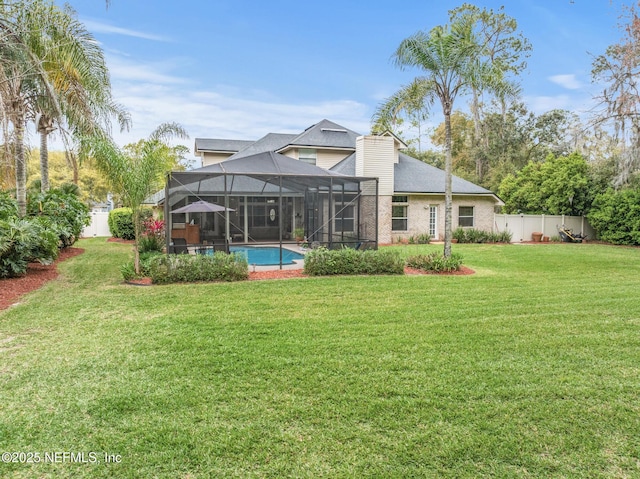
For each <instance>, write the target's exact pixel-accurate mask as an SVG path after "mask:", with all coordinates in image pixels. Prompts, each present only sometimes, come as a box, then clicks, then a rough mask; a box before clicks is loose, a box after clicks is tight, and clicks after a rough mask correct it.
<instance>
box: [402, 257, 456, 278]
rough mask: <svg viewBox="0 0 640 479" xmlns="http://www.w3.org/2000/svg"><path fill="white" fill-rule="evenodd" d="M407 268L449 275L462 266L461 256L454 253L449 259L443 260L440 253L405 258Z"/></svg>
mask: <svg viewBox="0 0 640 479" xmlns="http://www.w3.org/2000/svg"><path fill="white" fill-rule="evenodd" d="M407 266H409V267H410V268H416V269H421V270H423V271H432V272H434V273H450V272H452V271H459V270H460V266H462V256H460V255H459V254H456V253H454V254H452V255H451V256H450V257H448V258H445V257H444V256H443V255H442V253H437V252H434V253H430V254H421V255H416V256H411V257H409V258H407Z"/></svg>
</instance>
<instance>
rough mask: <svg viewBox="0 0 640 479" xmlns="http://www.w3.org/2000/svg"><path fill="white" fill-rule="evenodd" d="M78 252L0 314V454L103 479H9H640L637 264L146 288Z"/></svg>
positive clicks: (554, 260) (478, 261)
mask: <svg viewBox="0 0 640 479" xmlns="http://www.w3.org/2000/svg"><path fill="white" fill-rule="evenodd" d="M79 246H80V247H83V248H86V252H85V254H83V255H81V256H79V257H76V258H73V259H70V260H68V261H67V262H65V263H62V264H61V265H60V267H59V269H60V270H61V272H62V276H61V278H60V279H58V280H56V281H54V282H51V283H49V284H47V285H46V286H45V287H44V288H42V289H41V290H39V291H37V292H35V293H33V294H31V295H29V296H28V297H27V298H25V299H24V300H23V301H22V304H20V305H18V306H15V307H13V308H11V309H9V310H7V311H4V312H0V452H19V451H22V452H25V453H36V452H37V453H40V454H44V453H45V452H63V451H68V452H75V453H84V454H85V455H86V456H88V454H89V453H90V452H95V453H98V456H97V459H98V463H95V464H94V463H77V462H71V461H70V460H61V461H59V462H56V463H49V462H48V463H40V464H21V463H8V464H7V463H0V476H1V477H16V478H31V477H38V478H49V477H51V478H58V477H63V478H66V477H68V478H71V477H73V478H76V477H80V478H82V477H87V478H94V477H98V478H100V477H104V478H107V477H109V478H111V477H117V478H120V477H126V478H141V477H145V478H185V479H186V478H189V479H193V478H208V477H380V478H395V477H397V478H407V477H438V478H440V477H451V478H476V477H503V478H512V477H527V478H528V477H539V478H548V477H563V478H570V477H589V478H597V477H602V478H611V477H620V478H622V477H640V462H639V461H640V460H639V458H640V249H636V248H620V247H610V246H602V245H595V244H584V245H573V244H550V245H536V246H534V245H454V251H456V252H460V253H461V254H462V255H463V256H464V260H465V261H464V264H465V265H466V266H469V267H471V268H472V269H474V270H475V271H476V274H475V275H472V276H404V277H396V276H378V277H330V278H306V279H301V280H277V281H275V280H274V281H260V282H242V283H228V284H227V283H224V284H190V285H170V286H153V287H135V286H126V285H123V284H121V277H120V275H119V266H120V264H121V263H123V262H124V261H125V260H126V259H127V258H128V257H129V256H130V254H131V250H130V247H129V246H124V245H118V244H113V243H106V242H105V241H104V240H103V239H94V240H84V241H82V242H80V244H79ZM398 248H399V249H400V250H401V251H402V253H403V254H405V255H409V254H415V253H418V252H429V251H433V250H438V249H440V248H441V246H436V245H425V246H404V247H398ZM105 453H106V454H110V455H114V456H115V455H119V456H121V457H120V462H112V463H108V464H107V463H105V462H104V456H103V455H104V454H105ZM76 459H77V458H76ZM85 459H87V458H86V457H85ZM86 462H89V461H86Z"/></svg>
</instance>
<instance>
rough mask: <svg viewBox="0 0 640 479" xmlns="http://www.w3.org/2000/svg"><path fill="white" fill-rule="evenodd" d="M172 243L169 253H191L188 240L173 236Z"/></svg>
mask: <svg viewBox="0 0 640 479" xmlns="http://www.w3.org/2000/svg"><path fill="white" fill-rule="evenodd" d="M171 242H172V243H173V244H172V245H170V246H169V253H173V254H189V249H188V248H187V240H186V239H184V238H171Z"/></svg>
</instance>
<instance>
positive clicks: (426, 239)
mask: <svg viewBox="0 0 640 479" xmlns="http://www.w3.org/2000/svg"><path fill="white" fill-rule="evenodd" d="M429 243H431V235H429V234H427V233H420V234H417V235H412V236H409V244H429Z"/></svg>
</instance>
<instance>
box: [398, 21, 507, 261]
mask: <svg viewBox="0 0 640 479" xmlns="http://www.w3.org/2000/svg"><path fill="white" fill-rule="evenodd" d="M472 27H473V23H472V22H470V21H468V18H466V17H463V18H461V19H459V20H457V21H455V22H453V23H452V24H451V25H445V26H438V27H435V28H433V29H432V30H431V31H430V32H428V33H425V32H418V33H416V34H414V35H412V36H410V37H409V38H406V39H405V40H403V41H402V42H401V43H400V46H399V47H398V49H397V50H396V52H395V54H394V61H395V64H396V65H397V66H399V67H400V68H406V67H417V68H420V69H421V70H423V71H424V72H425V75H424V76H423V77H420V79H419V81H420V83H421V85H422V86H423V88H424V90H423V91H424V92H425V104H426V105H427V106H431V105H433V103H434V102H435V101H436V100H437V101H439V102H440V105H441V107H442V113H443V115H444V124H445V225H444V226H445V234H444V256H445V257H449V256H451V239H452V205H453V195H452V187H451V180H452V154H451V113H452V111H453V105H454V102H455V100H456V98H457V97H458V95H460V94H464V93H468V92H470V91H471V90H472V88H473V87H481V86H485V85H487V84H488V83H489V82H494V83H497V82H500V81H502V78H503V75H502V72H501V71H500V70H499V69H496V68H495V65H494V64H493V63H492V62H491V61H490V60H489V61H487V60H484V61H483V59H482V50H481V46H480V45H479V44H478V42H477V41H476V39H475V37H474V35H473V28H472Z"/></svg>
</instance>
